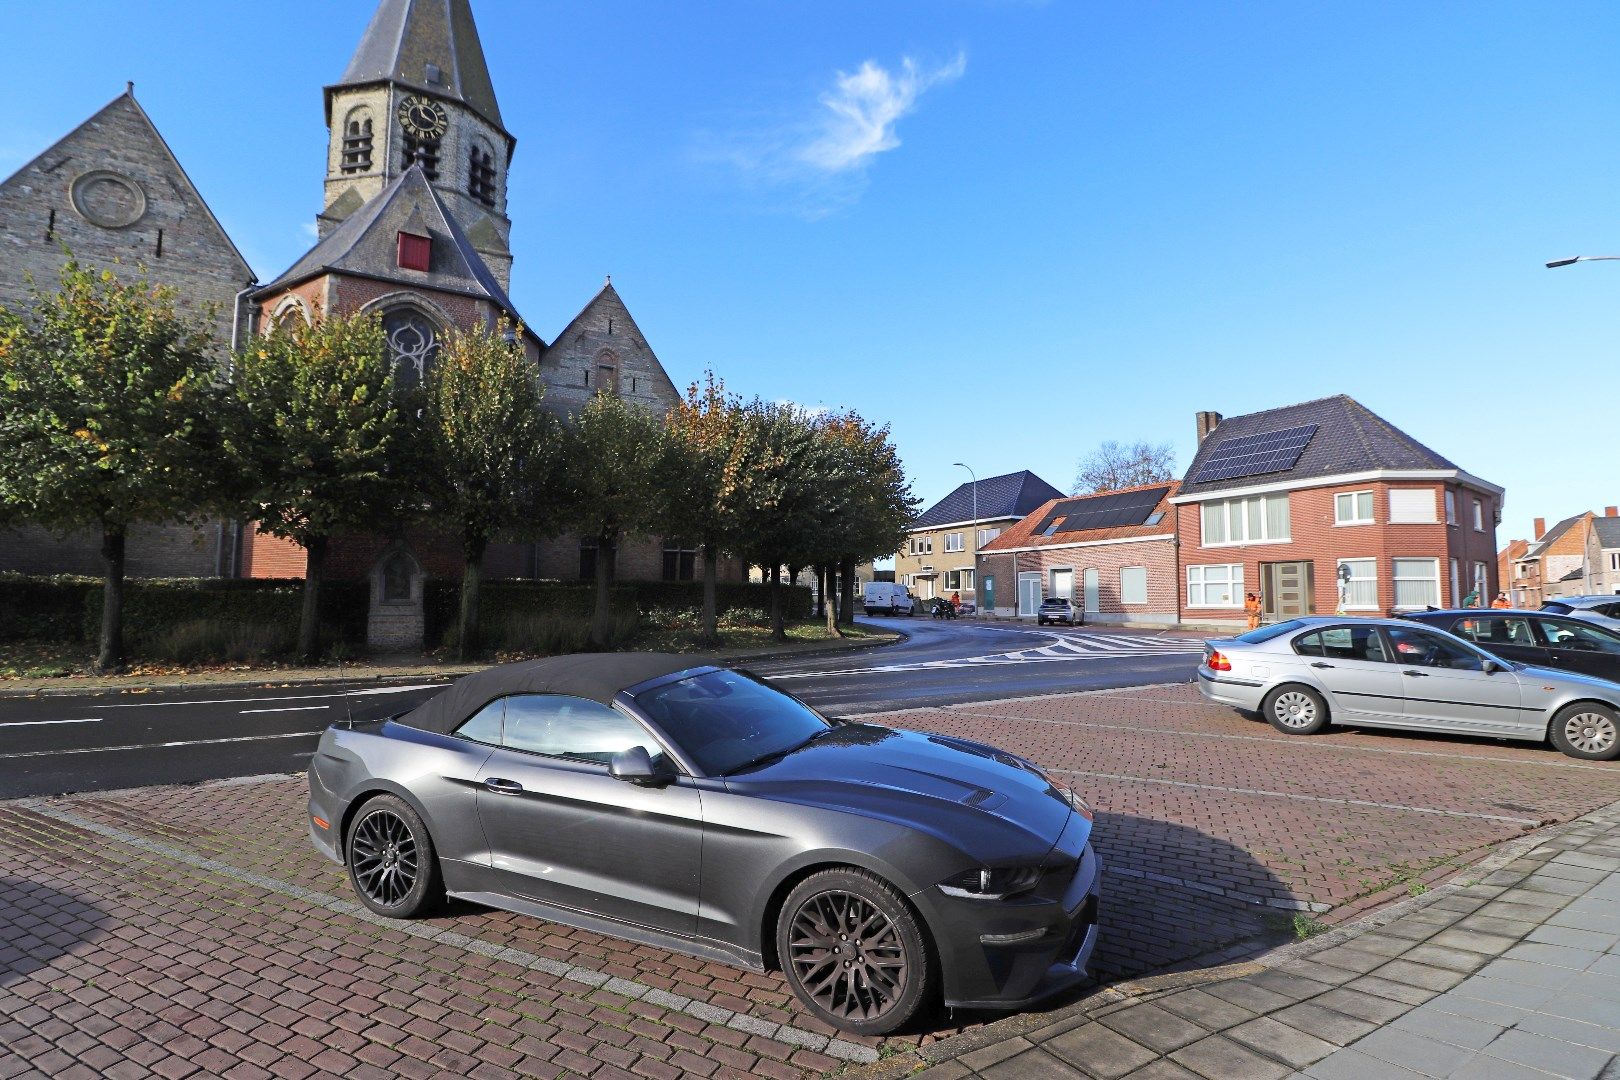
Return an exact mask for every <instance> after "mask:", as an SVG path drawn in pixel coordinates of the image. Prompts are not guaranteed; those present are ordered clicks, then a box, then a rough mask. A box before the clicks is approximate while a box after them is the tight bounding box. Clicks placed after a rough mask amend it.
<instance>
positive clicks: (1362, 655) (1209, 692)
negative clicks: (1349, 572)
mask: <svg viewBox="0 0 1620 1080" xmlns="http://www.w3.org/2000/svg"><path fill="white" fill-rule="evenodd" d="M1490 614H1491V613H1490V612H1486V611H1482V612H1479V615H1480V616H1482V617H1484V616H1488V615H1490ZM1198 688H1199V690H1201V691H1202V692H1203V694H1204V696H1205V697H1206V698H1209V699H1210V700H1211V701H1218V702H1222V703H1224V704H1227V705H1235V706H1237V707H1238V708H1240V709H1249V710H1253V711H1256V712H1259V713H1260V714H1261V715H1262V716H1264V717H1265V718H1266V719H1267V720H1268V721H1270V722H1271V725H1272V726H1273V727H1275V728H1276V729H1277V730H1279V731H1283V732H1287V733H1289V734H1293V735H1311V734H1314V733H1316V732H1318V731H1321V730H1322V729H1324V728H1326V727H1327V726H1328V723H1329V722H1330V721H1331V722H1337V723H1345V724H1355V725H1356V726H1358V727H1392V728H1406V729H1415V730H1419V731H1443V732H1451V733H1454V734H1458V735H1494V736H1497V737H1498V738H1504V739H1528V740H1532V741H1535V742H1544V741H1547V740H1551V742H1552V744H1553V745H1554V746H1556V747H1557V748H1558V749H1560V750H1562V751H1563V752H1564V753H1566V754H1568V755H1570V756H1571V757H1577V758H1586V759H1589V760H1608V759H1610V758H1614V757H1617V756H1620V685H1616V684H1615V683H1612V682H1608V681H1606V680H1603V679H1595V678H1592V677H1590V676H1587V675H1579V674H1576V673H1574V672H1570V671H1554V670H1552V669H1551V668H1541V667H1531V666H1529V665H1526V664H1519V663H1515V662H1514V661H1512V660H1507V659H1504V658H1501V657H1496V656H1492V655H1491V654H1490V653H1487V652H1485V651H1483V650H1482V649H1480V648H1479V647H1477V646H1476V645H1474V644H1473V643H1471V642H1468V641H1464V640H1463V639H1462V638H1459V637H1456V636H1454V635H1452V634H1448V633H1446V632H1445V631H1443V630H1438V629H1435V628H1433V627H1429V626H1422V625H1419V624H1416V623H1412V622H1408V621H1406V620H1403V619H1357V618H1352V619H1344V618H1325V617H1313V618H1308V619H1290V620H1288V621H1287V622H1280V623H1276V624H1274V625H1272V626H1263V627H1261V628H1260V629H1258V630H1251V631H1249V632H1248V633H1247V634H1242V635H1239V636H1238V637H1235V638H1226V639H1221V640H1214V641H1209V642H1206V643H1205V645H1204V659H1203V662H1202V663H1201V664H1200V665H1199V667H1198Z"/></svg>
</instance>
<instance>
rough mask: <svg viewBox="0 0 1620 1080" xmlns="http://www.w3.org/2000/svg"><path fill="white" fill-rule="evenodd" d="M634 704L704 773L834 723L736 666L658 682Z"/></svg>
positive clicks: (794, 745) (728, 768)
mask: <svg viewBox="0 0 1620 1080" xmlns="http://www.w3.org/2000/svg"><path fill="white" fill-rule="evenodd" d="M636 707H637V708H639V709H640V710H641V711H642V712H644V713H645V714H646V715H647V718H648V719H649V720H651V721H652V722H653V723H655V724H657V725H658V726H659V727H661V728H663V729H664V733H665V734H666V735H668V736H669V737H670V739H672V740H673V741H674V742H675V744H676V745H677V746H679V747H680V748H681V749H682V750H683V751H685V752H686V754H687V755H688V756H689V757H691V759H692V762H693V763H694V764H695V765H696V766H697V767H698V769H699V770H700V771H702V772H703V773H704V775H706V776H724V775H726V774H727V773H733V772H736V771H737V770H739V769H742V768H746V767H747V766H749V765H754V764H758V763H760V762H763V761H765V760H767V759H770V758H774V757H779V756H781V755H782V754H785V753H788V752H789V751H791V750H796V749H798V748H799V747H801V746H803V745H804V744H805V743H807V742H809V741H810V740H811V739H813V738H815V737H816V736H817V735H821V734H824V733H825V732H827V731H829V730H830V729H831V727H832V725H831V724H829V723H828V722H827V721H826V720H824V719H823V718H822V717H821V716H820V714H818V713H817V712H815V710H813V709H811V708H810V707H809V706H808V705H804V704H801V703H800V702H798V701H796V700H794V699H793V698H791V697H788V696H787V695H786V694H784V693H781V692H780V691H777V690H772V689H771V688H770V687H769V686H766V685H765V684H764V683H762V682H760V681H759V680H758V679H755V678H753V677H752V676H749V675H743V674H741V673H739V672H735V671H710V672H706V673H704V674H702V675H694V676H692V677H691V678H690V679H681V680H679V681H677V682H672V683H665V684H664V685H663V686H655V687H653V688H652V689H651V690H647V691H644V692H642V693H640V694H637V695H636Z"/></svg>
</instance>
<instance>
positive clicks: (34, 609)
mask: <svg viewBox="0 0 1620 1080" xmlns="http://www.w3.org/2000/svg"><path fill="white" fill-rule="evenodd" d="M100 590H101V579H100V578H92V577H79V576H77V575H73V574H59V575H57V576H55V577H28V576H26V575H23V574H0V641H83V640H84V605H85V599H86V597H87V596H89V594H91V593H93V592H100Z"/></svg>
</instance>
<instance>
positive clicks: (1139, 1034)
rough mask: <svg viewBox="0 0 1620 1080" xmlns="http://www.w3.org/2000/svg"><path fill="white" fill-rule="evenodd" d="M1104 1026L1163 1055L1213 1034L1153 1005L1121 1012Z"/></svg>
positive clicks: (1108, 1018) (1105, 1022) (1149, 1004)
mask: <svg viewBox="0 0 1620 1080" xmlns="http://www.w3.org/2000/svg"><path fill="white" fill-rule="evenodd" d="M1101 1022H1102V1023H1103V1024H1106V1025H1107V1026H1108V1027H1110V1028H1112V1029H1113V1030H1115V1031H1117V1032H1119V1034H1121V1035H1124V1036H1125V1037H1126V1038H1128V1039H1130V1040H1131V1041H1132V1042H1136V1043H1140V1044H1141V1045H1143V1046H1145V1047H1147V1048H1148V1049H1149V1050H1153V1051H1156V1052H1158V1053H1160V1054H1168V1053H1169V1052H1170V1051H1172V1050H1175V1049H1178V1048H1180V1047H1183V1046H1186V1045H1187V1044H1188V1043H1190V1042H1193V1041H1194V1040H1196V1039H1201V1038H1203V1037H1204V1036H1205V1035H1208V1034H1209V1032H1208V1031H1206V1030H1205V1029H1203V1028H1202V1027H1199V1026H1198V1025H1197V1024H1195V1023H1193V1022H1192V1021H1190V1020H1186V1019H1183V1018H1182V1017H1180V1016H1177V1015H1176V1014H1175V1013H1173V1012H1170V1011H1169V1010H1167V1009H1161V1008H1160V1007H1159V1006H1157V1005H1154V1004H1152V1003H1151V1002H1150V1003H1146V1004H1142V1005H1135V1006H1132V1007H1131V1008H1128V1009H1121V1010H1120V1011H1119V1012H1116V1013H1112V1014H1110V1015H1108V1016H1104V1017H1102V1018H1101Z"/></svg>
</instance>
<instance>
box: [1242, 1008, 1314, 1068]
mask: <svg viewBox="0 0 1620 1080" xmlns="http://www.w3.org/2000/svg"><path fill="white" fill-rule="evenodd" d="M1226 1037H1227V1038H1229V1039H1234V1040H1236V1041H1237V1042H1240V1043H1242V1044H1243V1045H1245V1046H1248V1047H1251V1048H1253V1049H1255V1050H1258V1051H1260V1052H1261V1053H1262V1054H1265V1055H1267V1056H1268V1057H1273V1058H1276V1059H1277V1060H1279V1061H1281V1062H1283V1063H1284V1064H1287V1065H1290V1066H1292V1067H1293V1068H1295V1069H1302V1068H1304V1067H1305V1066H1307V1065H1309V1064H1311V1063H1312V1062H1314V1061H1319V1060H1321V1059H1322V1058H1325V1057H1327V1056H1328V1055H1329V1054H1331V1053H1332V1052H1333V1051H1335V1050H1337V1049H1338V1046H1336V1045H1335V1044H1333V1043H1330V1042H1325V1041H1323V1040H1322V1039H1318V1038H1317V1037H1316V1036H1314V1035H1307V1034H1305V1032H1303V1031H1300V1030H1299V1029H1297V1028H1294V1027H1290V1026H1289V1025H1287V1024H1284V1023H1280V1022H1279V1021H1277V1020H1275V1019H1273V1018H1272V1017H1269V1016H1262V1017H1259V1018H1258V1019H1255V1020H1250V1021H1249V1022H1248V1023H1247V1024H1239V1025H1238V1026H1237V1027H1235V1028H1231V1029H1230V1030H1228V1031H1227V1032H1226Z"/></svg>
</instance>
